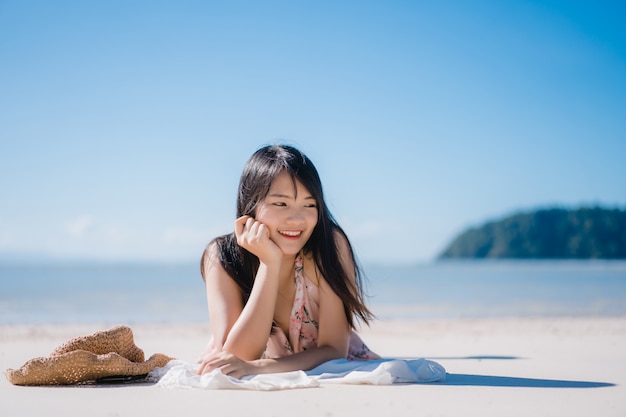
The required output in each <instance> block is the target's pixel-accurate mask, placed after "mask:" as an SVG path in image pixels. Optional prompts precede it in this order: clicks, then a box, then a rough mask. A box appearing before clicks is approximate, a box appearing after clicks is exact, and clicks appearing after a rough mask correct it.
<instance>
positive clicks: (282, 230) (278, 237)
mask: <svg viewBox="0 0 626 417" xmlns="http://www.w3.org/2000/svg"><path fill="white" fill-rule="evenodd" d="M255 218H256V220H257V221H259V222H261V223H263V224H264V225H265V226H267V228H268V229H269V231H270V239H272V241H273V242H274V243H276V245H278V247H279V248H280V249H281V250H282V252H283V254H285V255H296V254H297V253H298V252H300V250H302V248H303V247H304V245H305V244H306V242H307V241H308V240H309V238H310V237H311V234H312V233H313V229H315V225H317V202H316V201H315V198H313V196H312V195H311V193H310V192H309V190H307V189H306V188H305V187H304V186H303V185H302V183H301V182H300V181H298V180H295V184H294V181H293V180H292V178H291V176H290V175H289V174H288V173H286V172H283V173H281V174H279V175H278V176H277V177H276V178H275V179H274V181H273V182H272V185H271V186H270V191H269V193H268V194H267V197H265V199H264V200H263V201H262V202H261V203H260V204H259V205H258V207H257V209H256V217H255Z"/></svg>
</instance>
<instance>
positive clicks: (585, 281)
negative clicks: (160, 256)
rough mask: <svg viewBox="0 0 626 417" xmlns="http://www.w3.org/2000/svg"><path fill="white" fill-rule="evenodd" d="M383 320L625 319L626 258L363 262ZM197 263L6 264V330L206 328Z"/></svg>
mask: <svg viewBox="0 0 626 417" xmlns="http://www.w3.org/2000/svg"><path fill="white" fill-rule="evenodd" d="M364 271H365V280H364V290H365V292H366V294H367V300H368V304H369V306H370V307H371V309H372V311H373V312H374V314H375V315H376V316H377V317H378V318H379V319H418V320H419V319H456V318H486V317H554V316H560V317H574V316H594V317H597V316H626V261H624V260H620V261H606V260H583V261H579V260H576V261H570V260H562V261H561V260H559V261H552V260H549V261H548V260H545V261H544V260H540V261H538V260H524V261H521V260H520V261H518V260H515V261H514V260H480V261H479V260H471V261H470V260H464V261H437V262H431V263H421V264H414V265H394V266H389V265H380V264H373V265H367V264H365V265H364ZM208 320H209V316H208V309H207V304H206V296H205V289H204V283H203V281H202V278H201V276H200V271H199V265H198V263H195V262H194V263H191V262H189V263H178V264H172V263H159V262H153V263H99V262H86V261H82V262H79V261H54V262H41V263H27V262H17V261H16V262H2V263H0V324H73V323H112V324H117V323H125V324H132V323H182V322H185V323H202V322H208Z"/></svg>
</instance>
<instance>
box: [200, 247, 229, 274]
mask: <svg viewBox="0 0 626 417" xmlns="http://www.w3.org/2000/svg"><path fill="white" fill-rule="evenodd" d="M200 272H201V273H202V279H203V280H204V281H206V280H207V277H209V276H214V275H215V272H217V273H218V274H220V275H221V273H222V272H223V273H226V271H225V270H224V267H222V263H221V262H220V256H219V246H218V244H217V242H216V241H215V240H213V241H211V243H209V244H208V245H207V247H206V248H205V249H204V252H203V253H202V259H201V261H200Z"/></svg>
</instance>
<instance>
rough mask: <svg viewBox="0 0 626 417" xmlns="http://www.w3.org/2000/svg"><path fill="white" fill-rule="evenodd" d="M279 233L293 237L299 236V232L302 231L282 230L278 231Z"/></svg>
mask: <svg viewBox="0 0 626 417" xmlns="http://www.w3.org/2000/svg"><path fill="white" fill-rule="evenodd" d="M280 233H281V234H283V235H286V236H293V237H295V236H300V234H301V233H302V232H292V231H284V232H280Z"/></svg>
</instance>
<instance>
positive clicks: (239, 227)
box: [235, 216, 251, 235]
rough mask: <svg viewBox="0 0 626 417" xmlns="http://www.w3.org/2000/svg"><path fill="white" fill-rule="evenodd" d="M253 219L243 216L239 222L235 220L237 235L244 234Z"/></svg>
mask: <svg viewBox="0 0 626 417" xmlns="http://www.w3.org/2000/svg"><path fill="white" fill-rule="evenodd" d="M249 219H251V217H250V216H241V217H239V218H238V219H237V220H235V234H236V235H240V234H242V233H243V231H244V229H245V226H246V222H247V221H248V220H249Z"/></svg>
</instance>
